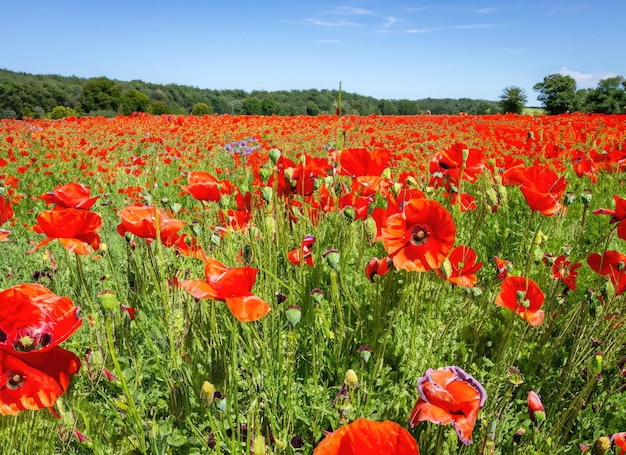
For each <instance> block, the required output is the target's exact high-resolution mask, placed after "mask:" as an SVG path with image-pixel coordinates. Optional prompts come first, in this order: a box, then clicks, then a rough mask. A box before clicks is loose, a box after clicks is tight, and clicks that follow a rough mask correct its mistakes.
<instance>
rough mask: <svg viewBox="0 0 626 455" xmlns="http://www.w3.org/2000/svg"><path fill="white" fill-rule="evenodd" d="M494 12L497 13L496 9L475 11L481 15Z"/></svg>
mask: <svg viewBox="0 0 626 455" xmlns="http://www.w3.org/2000/svg"><path fill="white" fill-rule="evenodd" d="M496 11H498V9H497V8H480V9H477V10H476V12H477V13H481V14H488V13H495V12H496Z"/></svg>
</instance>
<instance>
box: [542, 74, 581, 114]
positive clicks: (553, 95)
mask: <svg viewBox="0 0 626 455" xmlns="http://www.w3.org/2000/svg"><path fill="white" fill-rule="evenodd" d="M533 90H535V91H536V92H539V95H538V96H537V99H538V100H539V101H541V103H542V104H543V107H544V109H545V110H546V112H547V113H548V114H564V113H566V112H572V111H576V110H578V106H579V100H578V96H577V94H576V81H575V80H574V78H573V77H571V76H566V75H563V74H550V75H549V76H546V77H544V78H543V82H539V83H537V84H535V85H534V87H533Z"/></svg>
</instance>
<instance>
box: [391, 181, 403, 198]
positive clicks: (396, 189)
mask: <svg viewBox="0 0 626 455" xmlns="http://www.w3.org/2000/svg"><path fill="white" fill-rule="evenodd" d="M402 188H404V185H402V183H398V182H396V183H394V184H393V185H391V188H389V189H390V190H391V192H392V193H393V195H394V196H397V195H398V194H400V191H402Z"/></svg>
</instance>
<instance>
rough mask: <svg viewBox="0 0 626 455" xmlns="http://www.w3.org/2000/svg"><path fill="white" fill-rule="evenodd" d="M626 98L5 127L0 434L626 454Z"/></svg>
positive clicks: (63, 447) (323, 449)
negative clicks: (494, 109)
mask: <svg viewBox="0 0 626 455" xmlns="http://www.w3.org/2000/svg"><path fill="white" fill-rule="evenodd" d="M625 177H626V116H601V115H577V114H573V115H563V116H516V115H506V116H503V115H493V116H404V117H394V116H386V117H380V116H369V117H356V116H319V117H275V116H272V117H257V116H204V117H193V116H149V115H134V116H129V117H117V118H112V119H105V118H99V117H96V118H89V117H84V118H79V119H76V118H68V119H64V120H58V121H52V120H29V121H17V120H2V123H0V256H1V259H0V414H2V415H0V441H2V443H1V444H2V450H1V452H2V453H3V454H33V453H41V454H50V453H71V454H89V453H94V454H108V453H110V454H127V453H137V454H148V453H149V454H170V453H171V454H187V453H189V454H200V453H217V454H247V453H253V454H255V455H260V454H281V453H285V454H294V453H301V454H311V453H314V452H315V454H317V455H324V454H339V453H341V454H351V453H354V454H374V453H388V454H395V453H397V454H409V453H413V454H415V453H422V454H457V453H458V454H570V453H571V454H578V453H583V452H588V453H613V454H618V453H626V452H624V451H626V407H625V406H624V404H625V403H626V328H625V325H624V323H625V320H626V311H625V307H626V301H625V298H624V295H625V294H626V190H625V189H624V188H625V187H624V180H625Z"/></svg>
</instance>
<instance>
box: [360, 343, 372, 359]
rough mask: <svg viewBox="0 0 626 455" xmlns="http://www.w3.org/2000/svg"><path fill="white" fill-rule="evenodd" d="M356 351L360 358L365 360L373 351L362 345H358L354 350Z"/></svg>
mask: <svg viewBox="0 0 626 455" xmlns="http://www.w3.org/2000/svg"><path fill="white" fill-rule="evenodd" d="M356 352H358V353H359V354H361V358H362V359H363V360H365V362H368V361H369V359H370V357H371V356H372V352H374V351H373V350H372V348H370V347H369V346H366V345H363V346H360V347H359V349H357V350H356Z"/></svg>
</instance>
